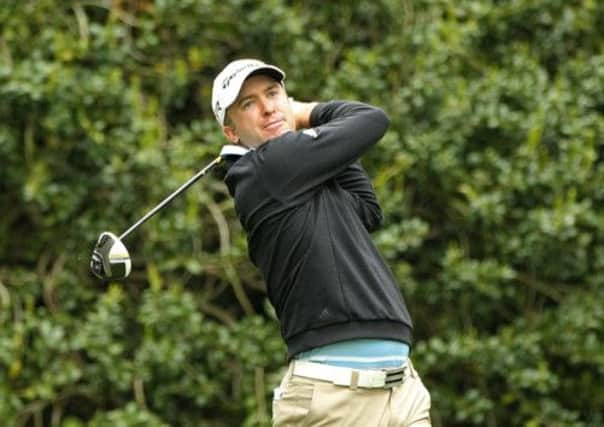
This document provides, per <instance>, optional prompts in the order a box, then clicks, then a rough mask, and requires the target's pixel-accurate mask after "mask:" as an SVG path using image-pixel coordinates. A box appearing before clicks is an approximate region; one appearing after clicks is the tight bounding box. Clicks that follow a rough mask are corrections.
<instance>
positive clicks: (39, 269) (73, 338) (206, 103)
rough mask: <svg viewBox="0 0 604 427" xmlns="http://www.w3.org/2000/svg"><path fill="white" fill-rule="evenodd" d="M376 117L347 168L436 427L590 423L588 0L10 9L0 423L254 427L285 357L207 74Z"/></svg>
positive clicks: (597, 237)
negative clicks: (229, 70) (238, 202)
mask: <svg viewBox="0 0 604 427" xmlns="http://www.w3.org/2000/svg"><path fill="white" fill-rule="evenodd" d="M239 57H257V58H262V59H264V60H267V61H270V62H273V63H275V64H278V65H279V66H281V67H282V68H283V69H285V70H286V72H287V74H288V79H287V88H288V90H289V93H290V95H291V96H294V97H295V98H297V99H300V100H305V101H315V100H319V101H322V100H329V99H334V98H339V99H342V98H344V99H357V100H361V101H365V102H369V103H373V104H376V105H378V106H380V107H382V108H383V109H384V110H385V111H386V112H387V113H388V115H389V116H390V118H391V120H392V125H391V127H390V129H389V131H388V133H387V134H386V136H385V137H384V139H383V140H382V142H381V143H380V144H379V145H378V146H376V147H375V148H374V149H372V150H371V151H370V152H369V153H368V154H367V155H366V156H365V157H364V159H363V161H364V165H365V166H366V168H367V169H368V170H369V171H370V174H371V175H372V177H373V178H374V184H375V187H376V189H377V192H378V196H379V198H380V201H381V202H382V204H383V208H384V213H385V227H384V228H383V229H381V230H380V231H379V232H377V233H376V234H375V239H376V242H377V243H378V244H379V246H380V247H381V249H382V250H383V252H384V254H385V256H386V257H387V260H388V262H389V264H390V265H391V266H392V268H393V270H394V272H395V274H396V276H397V277H398V279H399V281H400V284H401V289H402V291H403V293H404V294H405V296H406V299H407V300H408V303H409V306H410V309H411V311H412V315H413V317H414V319H415V323H416V345H415V347H414V350H413V358H414V361H415V364H416V366H417V368H418V370H419V371H420V373H421V375H422V377H423V379H424V381H425V383H426V384H427V386H428V387H429V389H430V390H431V393H432V399H433V411H432V415H433V422H434V425H435V426H488V427H495V426H526V427H537V426H575V427H579V426H581V427H587V426H602V425H604V409H603V408H604V351H603V350H604V345H603V341H604V307H603V305H602V301H603V299H604V287H603V285H604V3H603V2H599V1H596V0H572V1H571V0H508V1H503V0H458V1H447V0H359V1H355V2H344V1H332V2H328V1H321V0H305V1H302V0H287V1H286V0H265V1H259V0H220V1H216V0H79V1H66V0H2V1H1V2H0V206H1V211H2V215H1V216H0V425H2V426H11V427H12V426H34V427H39V426H51V427H59V426H60V427H84V426H86V427H101V426H113V427H116V426H117V427H134V426H151V427H155V426H183V427H189V426H191V427H192V426H214V427H222V426H246V427H251V426H265V425H269V423H270V403H271V392H272V388H273V387H275V386H276V384H277V381H278V379H279V378H280V376H281V375H282V373H283V368H284V365H285V348H284V346H283V344H282V342H281V339H280V337H279V334H278V325H277V322H276V321H275V319H274V315H273V313H272V311H271V309H270V307H269V305H268V303H267V300H266V297H265V293H264V285H263V283H262V280H261V277H260V275H259V273H258V271H257V270H256V269H255V268H254V267H253V265H251V263H250V262H249V261H248V259H247V252H246V243H245V237H244V235H243V234H242V231H241V227H240V225H239V224H238V221H237V217H236V215H235V212H234V210H233V204H232V201H231V200H230V198H229V197H228V194H227V191H226V188H225V186H224V184H223V183H222V181H221V176H220V173H215V174H213V175H211V176H209V177H207V178H206V179H204V180H203V182H201V183H199V184H196V185H195V186H194V187H192V188H191V189H190V190H189V191H188V192H187V193H186V194H185V195H183V196H182V197H180V198H179V199H177V200H176V201H175V202H174V203H173V205H171V207H170V208H169V209H166V210H164V211H162V212H161V214H159V215H158V216H156V217H154V218H153V219H152V220H151V221H149V222H148V223H146V224H145V225H144V226H143V227H141V228H140V229H138V230H137V231H136V232H135V233H133V234H132V235H131V236H129V237H128V239H127V241H126V244H127V246H128V248H129V250H130V252H131V254H132V257H133V263H134V264H133V273H132V274H131V276H130V277H129V278H128V279H127V280H124V281H122V282H116V283H109V284H101V283H99V282H98V281H96V280H94V278H93V277H91V275H90V273H89V271H88V261H89V257H90V253H91V250H92V247H93V246H94V243H95V240H96V238H97V236H98V235H99V233H100V232H101V231H104V230H111V231H114V232H115V233H118V234H119V233H120V232H121V231H124V230H125V229H126V228H127V227H128V226H129V225H130V224H132V223H133V222H134V221H135V220H137V219H138V218H140V217H141V216H142V215H143V214H144V213H145V212H146V211H147V210H148V209H150V208H151V207H153V206H154V205H155V204H157V203H158V202H159V201H160V200H161V199H163V198H164V197H165V196H166V195H168V194H169V193H171V192H172V191H173V190H174V189H176V188H177V187H178V186H180V185H181V184H182V183H183V182H184V181H186V180H187V179H188V178H189V177H190V176H192V175H193V174H194V173H195V172H197V171H198V170H199V169H200V168H201V167H203V166H204V165H205V164H207V163H208V162H209V161H210V160H211V159H213V158H214V157H215V156H216V155H217V153H218V151H219V150H220V147H221V145H222V144H223V143H224V139H223V137H222V135H221V133H220V131H219V129H218V126H217V125H216V123H215V121H214V118H213V115H212V113H211V110H210V96H211V93H210V92H211V85H212V80H213V77H214V75H215V74H216V73H217V72H218V71H219V70H220V69H221V68H222V66H224V65H225V64H226V63H227V62H228V61H230V60H232V59H235V58H239Z"/></svg>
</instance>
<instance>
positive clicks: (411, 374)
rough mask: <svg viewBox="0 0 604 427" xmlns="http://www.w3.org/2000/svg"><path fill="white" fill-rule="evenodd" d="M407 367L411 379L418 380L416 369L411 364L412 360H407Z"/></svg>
mask: <svg viewBox="0 0 604 427" xmlns="http://www.w3.org/2000/svg"><path fill="white" fill-rule="evenodd" d="M407 366H408V367H409V376H410V377H411V378H417V372H416V371H415V368H414V367H413V363H411V359H407Z"/></svg>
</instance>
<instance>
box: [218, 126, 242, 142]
mask: <svg viewBox="0 0 604 427" xmlns="http://www.w3.org/2000/svg"><path fill="white" fill-rule="evenodd" d="M222 133H223V134H224V136H226V137H227V139H228V140H229V141H231V142H232V143H233V144H239V134H238V133H237V131H236V130H235V128H233V127H232V126H228V125H227V126H223V127H222Z"/></svg>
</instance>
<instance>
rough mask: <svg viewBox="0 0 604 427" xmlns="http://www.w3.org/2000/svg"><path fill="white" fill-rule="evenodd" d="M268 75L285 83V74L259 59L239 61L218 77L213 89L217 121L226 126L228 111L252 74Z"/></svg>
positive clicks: (213, 105) (213, 104)
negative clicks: (225, 120)
mask: <svg viewBox="0 0 604 427" xmlns="http://www.w3.org/2000/svg"><path fill="white" fill-rule="evenodd" d="M259 73H260V74H262V73H266V74H268V75H269V76H272V77H274V78H275V80H277V81H278V82H283V80H284V79H285V73H284V72H283V71H282V70H281V69H279V68H277V67H275V66H274V65H269V64H265V63H264V62H262V61H258V60H257V59H238V60H236V61H233V62H231V63H230V64H229V65H227V66H226V67H224V69H223V70H222V71H221V72H220V74H218V75H217V76H216V78H215V79H214V86H213V87H212V111H214V115H215V116H216V120H218V123H220V125H221V126H224V119H225V117H226V110H227V108H229V107H230V106H231V104H233V102H235V100H236V99H237V96H239V91H240V90H241V86H243V82H244V81H245V79H247V78H248V77H249V76H250V75H252V74H259Z"/></svg>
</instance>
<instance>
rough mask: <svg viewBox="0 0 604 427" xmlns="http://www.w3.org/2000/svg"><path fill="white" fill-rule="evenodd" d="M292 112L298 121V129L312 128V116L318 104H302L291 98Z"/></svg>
mask: <svg viewBox="0 0 604 427" xmlns="http://www.w3.org/2000/svg"><path fill="white" fill-rule="evenodd" d="M291 103H292V110H293V112H294V118H295V120H296V129H304V128H309V127H310V114H311V113H312V110H313V108H315V107H316V106H317V104H318V102H300V101H296V100H294V99H293V98H291Z"/></svg>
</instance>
